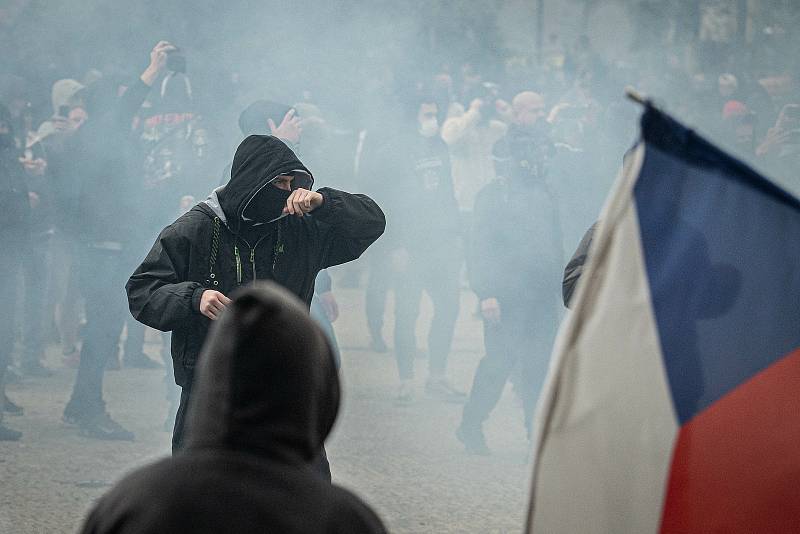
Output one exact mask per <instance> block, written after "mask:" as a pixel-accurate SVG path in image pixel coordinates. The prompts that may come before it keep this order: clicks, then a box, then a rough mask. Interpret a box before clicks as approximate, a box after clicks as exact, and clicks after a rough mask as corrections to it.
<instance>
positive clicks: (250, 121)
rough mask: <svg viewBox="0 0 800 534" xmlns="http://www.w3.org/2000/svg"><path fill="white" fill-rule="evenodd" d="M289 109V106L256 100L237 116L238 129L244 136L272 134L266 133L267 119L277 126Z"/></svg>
mask: <svg viewBox="0 0 800 534" xmlns="http://www.w3.org/2000/svg"><path fill="white" fill-rule="evenodd" d="M290 109H292V107H291V106H287V105H286V104H279V103H278V102H272V101H271V100H256V101H255V102H253V103H252V104H250V105H249V106H247V107H246V108H245V110H244V111H242V114H241V115H239V129H240V130H242V134H244V135H264V134H266V135H269V134H271V133H272V132H269V131H267V128H269V126H267V119H272V121H273V122H274V123H275V125H276V126H277V125H279V124H280V123H281V121H282V120H283V117H285V116H286V114H287V113H288V112H289V110H290Z"/></svg>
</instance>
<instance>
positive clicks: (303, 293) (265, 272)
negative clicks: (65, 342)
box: [126, 135, 385, 386]
mask: <svg viewBox="0 0 800 534" xmlns="http://www.w3.org/2000/svg"><path fill="white" fill-rule="evenodd" d="M292 170H306V169H305V167H304V166H303V164H302V163H301V162H300V161H299V160H298V159H297V157H296V156H295V154H294V152H292V150H291V149H290V148H289V147H287V146H286V145H285V144H284V143H283V142H281V141H280V140H278V139H277V138H275V137H271V136H256V135H252V136H250V137H248V138H247V139H245V140H244V141H243V142H242V144H241V145H240V146H239V149H238V150H237V151H236V156H235V157H234V161H233V171H232V176H231V180H230V182H229V183H228V184H227V185H226V186H224V187H222V188H218V189H217V190H216V191H215V192H214V193H212V195H211V196H210V197H209V199H208V200H206V201H205V202H201V203H200V204H198V205H197V206H195V207H194V208H192V209H191V210H190V211H189V212H188V213H186V214H185V215H183V216H181V217H180V218H179V219H178V220H177V221H175V222H174V223H172V224H171V225H169V226H168V227H166V228H165V229H164V230H162V232H161V234H160V235H159V236H158V239H157V240H156V242H155V244H154V245H153V247H152V249H151V250H150V252H149V253H148V255H147V257H146V258H145V260H144V262H142V264H141V265H140V266H139V267H138V268H137V269H136V271H135V272H134V273H133V275H132V276H131V277H130V280H128V283H127V285H126V289H127V292H128V303H129V306H130V310H131V313H132V314H133V316H134V317H135V318H136V319H137V320H139V321H141V322H142V323H144V324H146V325H148V326H151V327H153V328H156V329H158V330H162V331H170V330H171V331H172V358H173V365H174V368H175V381H176V382H177V383H178V384H179V385H181V386H185V385H188V384H190V383H191V377H192V373H193V370H194V367H195V364H196V361H197V355H198V354H199V353H200V348H201V347H202V345H203V341H204V340H205V338H206V333H207V332H208V328H209V326H210V323H211V321H210V320H209V319H208V318H206V317H205V316H203V315H201V314H200V297H201V295H202V293H203V291H205V290H206V289H214V290H217V291H220V292H222V293H224V294H225V295H230V293H231V292H232V291H233V290H235V289H236V288H237V287H239V286H241V285H245V284H248V283H250V282H253V281H254V280H256V279H259V280H275V281H276V282H278V283H279V284H281V285H282V286H284V287H285V288H287V289H288V290H289V291H291V292H292V293H294V294H295V295H297V296H298V297H299V298H300V299H301V300H302V301H304V302H305V303H306V305H309V304H310V302H311V298H312V297H313V294H314V278H315V277H316V276H317V273H318V272H319V271H320V270H321V269H324V268H326V267H331V266H333V265H338V264H341V263H345V262H348V261H351V260H354V259H356V258H358V257H359V256H360V255H361V254H362V253H363V252H364V251H365V250H366V249H367V247H369V246H370V244H372V243H373V242H374V241H375V240H376V239H378V237H380V235H381V234H382V233H383V230H384V226H385V220H384V216H383V212H382V211H381V210H380V208H379V207H378V206H377V204H375V203H374V202H373V201H372V200H371V199H370V198H368V197H366V196H363V195H353V194H350V193H345V192H342V191H337V190H334V189H327V188H323V189H320V190H319V192H320V193H321V194H322V196H323V197H324V204H323V206H322V207H320V208H318V209H317V210H315V211H314V212H313V213H311V214H309V215H306V216H304V217H302V218H297V217H285V218H283V219H281V220H279V221H276V222H274V223H271V224H268V225H264V227H263V230H261V233H260V234H258V236H257V239H256V240H255V241H253V239H252V238H249V240H248V239H246V238H244V237H243V236H242V234H243V233H244V232H245V231H246V227H245V222H244V221H243V219H242V210H243V209H244V207H245V205H246V204H247V203H248V201H249V200H250V199H251V198H252V197H253V196H254V195H255V194H256V193H258V192H259V191H260V190H261V189H262V187H264V186H265V185H266V184H268V183H269V182H270V181H272V180H273V179H274V178H275V177H276V176H277V175H278V174H281V173H284V172H288V171H292ZM215 233H216V235H217V239H214V235H215ZM248 233H250V232H248ZM212 249H213V250H215V251H216V259H214V261H213V262H212V259H213V258H212V257H213V253H212ZM212 263H213V265H212Z"/></svg>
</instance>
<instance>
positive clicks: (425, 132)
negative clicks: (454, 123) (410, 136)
mask: <svg viewBox="0 0 800 534" xmlns="http://www.w3.org/2000/svg"><path fill="white" fill-rule="evenodd" d="M438 132H439V121H438V120H437V119H436V117H433V118H431V119H425V120H424V121H422V122H421V123H420V125H419V133H420V135H422V136H423V137H433V136H434V135H436V134H437V133H438Z"/></svg>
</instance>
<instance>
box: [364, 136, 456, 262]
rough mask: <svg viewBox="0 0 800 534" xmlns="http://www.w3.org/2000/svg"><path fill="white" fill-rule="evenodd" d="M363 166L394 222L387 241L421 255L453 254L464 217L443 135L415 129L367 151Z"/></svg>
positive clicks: (395, 247)
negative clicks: (427, 133) (461, 213)
mask: <svg viewBox="0 0 800 534" xmlns="http://www.w3.org/2000/svg"><path fill="white" fill-rule="evenodd" d="M363 169H364V171H365V172H364V174H365V175H366V176H367V177H369V180H370V181H371V182H372V183H371V184H370V187H371V189H374V190H375V195H376V198H379V200H380V202H381V205H382V206H383V207H384V208H385V209H386V210H387V213H388V214H389V217H390V219H391V221H392V224H391V226H390V228H389V229H388V230H387V232H386V236H385V237H384V245H388V246H389V247H390V248H392V249H400V248H405V249H407V250H408V251H409V252H410V253H411V254H412V255H413V256H416V257H419V258H433V257H437V256H440V255H441V254H442V252H444V251H445V250H446V251H447V253H448V254H450V255H452V250H451V249H452V248H453V247H454V246H457V244H458V237H459V235H460V221H459V213H458V204H457V203H456V198H455V194H454V192H453V178H452V174H451V171H450V155H449V152H448V149H447V145H446V144H445V142H444V141H442V138H441V137H439V136H438V135H436V136H433V137H423V136H422V135H420V134H419V133H417V132H416V131H414V130H413V129H411V128H409V129H408V130H407V132H405V133H404V134H398V135H394V136H392V137H391V138H390V139H387V140H386V141H385V142H384V143H383V145H382V146H381V147H380V148H378V149H376V150H375V151H374V152H373V153H369V154H367V157H365V159H364V163H363ZM445 255H447V254H445Z"/></svg>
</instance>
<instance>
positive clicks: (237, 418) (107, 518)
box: [82, 283, 385, 534]
mask: <svg viewBox="0 0 800 534" xmlns="http://www.w3.org/2000/svg"><path fill="white" fill-rule="evenodd" d="M306 306H307V303H306V302H302V301H300V300H298V299H297V297H296V296H295V295H293V294H292V293H290V292H289V291H287V290H286V289H284V288H282V287H280V286H278V285H277V284H274V283H258V284H256V285H254V286H252V287H248V288H247V289H242V290H239V291H238V292H237V293H235V294H234V295H233V300H232V301H231V302H230V303H229V304H228V308H229V309H228V310H227V311H226V312H225V314H224V315H223V316H222V317H221V318H220V320H219V321H218V323H217V324H216V325H215V328H213V329H212V330H211V333H210V334H209V338H208V343H207V344H206V346H205V348H204V350H203V354H202V355H201V357H200V359H199V362H198V368H197V377H196V380H195V385H194V388H195V393H194V395H193V397H192V402H191V406H190V410H189V422H188V425H187V426H188V428H187V432H186V446H185V448H184V449H183V450H182V451H181V452H180V453H179V454H176V455H174V456H172V457H171V458H168V459H165V460H161V461H160V462H158V463H154V464H151V465H148V466H146V467H142V468H140V469H138V470H136V471H134V472H133V473H131V474H129V475H128V476H127V477H125V478H124V479H123V480H122V481H120V482H119V483H118V484H117V485H116V486H115V487H114V488H112V489H111V490H110V491H109V492H107V493H106V494H105V495H104V496H103V497H102V498H101V499H100V500H99V502H98V503H97V504H96V505H95V506H94V508H93V510H92V511H91V513H90V514H89V516H88V518H87V519H86V522H85V523H84V526H83V529H82V532H86V533H92V534H103V533H112V532H113V533H116V534H123V533H131V534H133V533H136V534H146V533H153V534H155V533H161V532H170V533H181V532H192V533H205V532H208V533H212V532H242V533H245V532H280V533H298V534H299V533H303V534H306V533H316V532H319V533H341V534H351V533H364V534H371V533H376V534H378V533H383V532H385V529H384V527H383V525H382V524H381V521H380V519H379V518H378V516H377V515H375V513H374V512H373V511H372V510H371V509H370V508H369V507H368V506H367V505H366V504H364V502H363V501H361V499H359V498H358V497H357V496H355V495H353V494H352V493H350V492H348V491H347V490H345V489H343V488H341V487H338V486H336V485H332V484H328V483H326V482H325V481H323V480H321V479H320V478H319V476H317V475H316V473H314V471H313V469H314V467H313V466H314V461H315V459H316V457H317V454H318V452H319V450H320V448H321V447H322V445H323V443H324V441H325V438H326V437H327V436H328V435H329V433H330V431H331V428H332V427H333V424H334V421H335V419H336V414H337V412H338V411H339V398H340V386H339V379H338V373H337V371H336V363H335V359H334V356H333V354H332V352H331V349H330V345H329V344H328V342H327V339H326V337H325V335H324V333H323V332H322V331H321V330H320V328H319V327H318V326H317V325H316V324H314V323H313V322H312V321H311V320H310V319H309V317H308V312H307V309H306V308H305V307H306Z"/></svg>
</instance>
